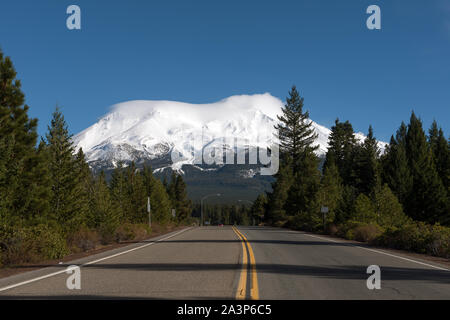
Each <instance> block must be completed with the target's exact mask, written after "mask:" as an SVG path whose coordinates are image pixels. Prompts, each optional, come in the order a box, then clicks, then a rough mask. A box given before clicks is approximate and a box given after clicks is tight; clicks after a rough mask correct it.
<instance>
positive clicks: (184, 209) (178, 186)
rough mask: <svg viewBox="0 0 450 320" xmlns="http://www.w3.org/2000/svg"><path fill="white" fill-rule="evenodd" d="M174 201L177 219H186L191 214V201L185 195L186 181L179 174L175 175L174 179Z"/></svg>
mask: <svg viewBox="0 0 450 320" xmlns="http://www.w3.org/2000/svg"><path fill="white" fill-rule="evenodd" d="M175 201H176V206H175V209H176V215H177V219H178V221H184V220H186V219H187V218H188V217H190V216H191V213H192V202H191V200H189V198H188V196H187V190H186V183H185V182H184V180H183V177H182V176H181V175H177V177H176V180H175Z"/></svg>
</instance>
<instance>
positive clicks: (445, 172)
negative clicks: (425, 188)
mask: <svg viewBox="0 0 450 320" xmlns="http://www.w3.org/2000/svg"><path fill="white" fill-rule="evenodd" d="M428 141H429V144H430V147H431V150H432V152H433V160H434V165H435V167H436V171H437V173H438V175H439V177H440V178H441V180H442V183H443V185H444V187H445V189H446V190H447V193H448V192H449V191H450V190H449V188H450V143H449V141H448V140H447V139H446V138H445V135H444V131H443V130H442V128H439V129H438V125H437V123H436V121H433V124H432V126H431V128H430V130H429V138H428Z"/></svg>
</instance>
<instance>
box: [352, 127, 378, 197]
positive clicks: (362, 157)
mask: <svg viewBox="0 0 450 320" xmlns="http://www.w3.org/2000/svg"><path fill="white" fill-rule="evenodd" d="M354 152H355V153H354V156H353V159H354V170H353V173H352V175H353V179H352V180H353V181H354V185H355V187H356V188H357V190H359V192H363V193H364V194H366V195H370V194H372V192H373V191H374V190H375V187H376V186H377V184H379V183H380V175H379V165H378V159H379V155H380V150H379V148H378V142H377V140H376V139H375V137H374V135H373V129H372V126H369V133H368V135H367V137H366V139H365V140H364V143H363V144H362V145H361V146H357V147H355V148H354Z"/></svg>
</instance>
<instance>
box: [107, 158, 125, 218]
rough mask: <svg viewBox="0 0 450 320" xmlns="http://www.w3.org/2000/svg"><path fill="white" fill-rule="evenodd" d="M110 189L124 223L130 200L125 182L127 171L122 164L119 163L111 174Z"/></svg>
mask: <svg viewBox="0 0 450 320" xmlns="http://www.w3.org/2000/svg"><path fill="white" fill-rule="evenodd" d="M109 189H110V193H111V199H112V201H113V202H114V204H115V206H116V207H117V209H118V211H119V217H120V221H121V222H124V221H126V219H125V214H126V211H127V208H128V203H127V200H128V198H127V190H126V182H125V170H124V168H123V163H122V162H119V163H118V164H117V166H116V167H115V168H114V170H113V172H112V174H111V182H110V186H109Z"/></svg>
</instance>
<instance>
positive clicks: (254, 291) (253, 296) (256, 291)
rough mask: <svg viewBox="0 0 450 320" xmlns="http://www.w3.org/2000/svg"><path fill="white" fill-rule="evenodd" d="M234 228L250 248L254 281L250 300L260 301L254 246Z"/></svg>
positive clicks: (252, 278)
mask: <svg viewBox="0 0 450 320" xmlns="http://www.w3.org/2000/svg"><path fill="white" fill-rule="evenodd" d="M233 228H234V231H235V232H236V234H237V235H238V236H239V238H240V239H241V240H242V239H243V241H244V242H245V244H246V246H247V248H248V253H249V256H250V267H251V280H252V286H251V288H250V298H251V299H252V300H258V299H259V288H258V275H257V273H256V261H255V255H254V253H253V249H252V246H251V245H250V243H249V242H248V240H247V238H246V237H245V236H244V235H243V234H242V233H241V232H240V231H239V230H238V229H237V228H236V227H233ZM244 242H243V243H242V248H243V249H244V256H245V265H243V267H246V260H247V259H246V258H247V257H246V256H247V254H246V251H245V246H244ZM246 269H247V268H246ZM241 277H242V274H241ZM244 292H245V290H244Z"/></svg>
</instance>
